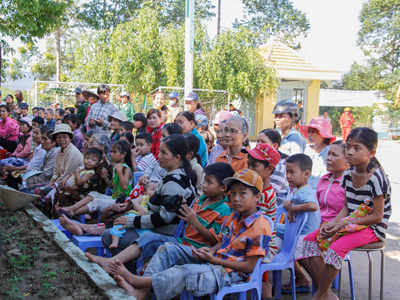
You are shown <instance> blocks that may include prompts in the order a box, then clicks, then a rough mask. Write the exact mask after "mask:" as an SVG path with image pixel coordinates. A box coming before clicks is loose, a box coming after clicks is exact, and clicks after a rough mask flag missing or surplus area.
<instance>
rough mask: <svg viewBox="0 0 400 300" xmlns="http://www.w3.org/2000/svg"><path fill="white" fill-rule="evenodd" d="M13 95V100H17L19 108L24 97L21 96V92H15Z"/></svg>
mask: <svg viewBox="0 0 400 300" xmlns="http://www.w3.org/2000/svg"><path fill="white" fill-rule="evenodd" d="M14 95H15V98H16V99H17V105H18V107H19V105H20V104H21V102H22V101H24V96H23V95H22V92H21V91H20V90H16V91H15V93H14Z"/></svg>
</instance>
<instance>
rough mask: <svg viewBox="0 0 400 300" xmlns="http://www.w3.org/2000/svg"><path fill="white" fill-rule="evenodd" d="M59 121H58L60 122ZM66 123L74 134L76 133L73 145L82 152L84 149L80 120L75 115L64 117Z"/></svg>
mask: <svg viewBox="0 0 400 300" xmlns="http://www.w3.org/2000/svg"><path fill="white" fill-rule="evenodd" d="M58 120H61V119H58ZM58 120H57V121H58ZM64 123H65V124H68V125H69V127H71V129H72V131H73V133H74V139H73V140H72V144H74V146H75V147H76V148H78V149H79V151H81V152H82V148H83V141H84V140H83V136H82V133H81V130H80V129H79V119H78V117H77V116H76V115H73V114H68V115H66V116H65V117H64Z"/></svg>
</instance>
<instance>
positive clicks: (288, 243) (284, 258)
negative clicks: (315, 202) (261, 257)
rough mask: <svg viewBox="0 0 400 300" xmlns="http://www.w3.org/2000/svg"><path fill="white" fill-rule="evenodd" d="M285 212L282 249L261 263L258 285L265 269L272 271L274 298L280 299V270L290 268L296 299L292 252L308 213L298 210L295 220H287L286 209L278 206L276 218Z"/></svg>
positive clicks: (294, 297)
mask: <svg viewBox="0 0 400 300" xmlns="http://www.w3.org/2000/svg"><path fill="white" fill-rule="evenodd" d="M283 213H285V224H286V225H285V236H284V238H283V245H282V250H281V252H280V253H279V254H277V255H276V256H275V257H274V259H273V261H272V262H270V263H269V264H261V266H260V274H259V286H260V289H261V284H262V282H261V278H262V276H263V274H264V272H266V271H273V286H274V287H275V289H276V299H281V289H282V270H286V269H290V272H291V276H290V278H291V280H290V281H291V287H292V299H293V300H296V284H295V275H294V253H295V250H296V246H297V242H298V240H299V237H300V234H301V231H302V230H303V228H304V226H305V224H306V223H307V220H308V213H306V212H298V213H297V214H296V222H289V220H288V217H287V215H288V211H287V210H286V209H285V208H284V207H283V206H280V207H278V208H277V210H276V220H280V216H281V215H282V214H283Z"/></svg>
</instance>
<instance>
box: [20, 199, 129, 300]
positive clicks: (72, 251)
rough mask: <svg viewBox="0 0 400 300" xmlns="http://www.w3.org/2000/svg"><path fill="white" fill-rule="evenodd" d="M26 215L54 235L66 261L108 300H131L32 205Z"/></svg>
mask: <svg viewBox="0 0 400 300" xmlns="http://www.w3.org/2000/svg"><path fill="white" fill-rule="evenodd" d="M24 209H25V211H26V213H27V214H28V215H30V216H31V217H32V218H33V219H34V220H35V221H36V222H38V223H39V224H41V226H42V227H43V229H44V230H45V231H46V232H52V233H54V241H55V242H56V243H57V244H58V246H59V247H60V248H61V249H62V251H64V253H65V254H66V255H68V259H69V260H70V261H72V262H73V263H75V264H76V265H77V266H79V267H80V268H81V269H82V270H83V271H84V272H85V273H86V275H87V276H88V277H89V278H90V280H91V281H92V282H93V283H94V284H95V285H96V287H97V288H98V289H99V290H100V291H101V292H102V293H103V294H104V295H105V296H106V297H107V299H110V300H122V299H132V300H136V299H135V298H134V297H132V296H130V295H129V294H128V293H127V292H126V291H125V290H124V289H122V288H120V287H118V286H117V285H116V283H115V282H114V280H113V279H112V278H111V277H110V275H108V274H107V273H106V272H105V271H104V270H103V269H102V268H101V267H100V266H99V265H97V264H94V263H90V262H89V261H88V259H87V257H86V256H85V255H84V254H83V252H82V250H81V249H79V248H78V247H77V246H75V245H74V244H73V243H72V242H71V241H70V240H69V239H68V238H67V236H66V235H65V234H64V233H62V232H61V231H60V230H59V229H58V228H57V226H55V225H54V224H53V222H51V221H50V220H49V218H47V217H46V216H45V215H44V214H43V213H42V212H41V211H40V210H38V209H37V208H36V207H35V206H34V205H33V204H28V205H27V206H25V207H24Z"/></svg>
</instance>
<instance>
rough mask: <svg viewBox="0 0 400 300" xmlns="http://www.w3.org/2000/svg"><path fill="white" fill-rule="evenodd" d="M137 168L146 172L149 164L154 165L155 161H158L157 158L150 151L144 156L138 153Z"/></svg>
mask: <svg viewBox="0 0 400 300" xmlns="http://www.w3.org/2000/svg"><path fill="white" fill-rule="evenodd" d="M135 159H136V165H137V166H136V168H137V169H138V170H139V171H140V172H144V171H145V170H146V169H147V167H148V166H150V165H152V164H153V163H154V162H156V161H157V160H156V158H155V157H154V155H153V153H151V152H149V153H147V155H145V156H142V155H138V156H136V158H135Z"/></svg>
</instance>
